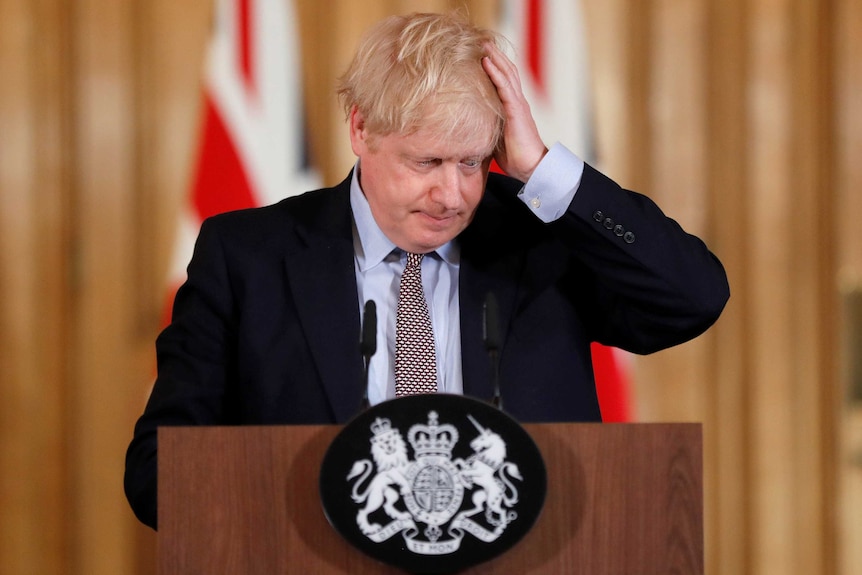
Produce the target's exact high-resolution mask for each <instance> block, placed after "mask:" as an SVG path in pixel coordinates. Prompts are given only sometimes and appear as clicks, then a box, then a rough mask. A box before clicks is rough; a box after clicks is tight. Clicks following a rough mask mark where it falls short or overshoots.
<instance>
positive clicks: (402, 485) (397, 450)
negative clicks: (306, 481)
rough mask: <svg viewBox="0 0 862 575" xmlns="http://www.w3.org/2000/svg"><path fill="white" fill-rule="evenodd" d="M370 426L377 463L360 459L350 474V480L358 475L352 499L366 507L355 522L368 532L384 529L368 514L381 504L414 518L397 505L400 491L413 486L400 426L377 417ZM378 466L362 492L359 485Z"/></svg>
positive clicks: (394, 515) (390, 512) (389, 510)
mask: <svg viewBox="0 0 862 575" xmlns="http://www.w3.org/2000/svg"><path fill="white" fill-rule="evenodd" d="M371 430H372V431H373V432H374V436H373V437H372V438H371V456H372V457H373V458H374V464H373V465H372V463H371V461H370V460H369V459H361V460H359V461H357V462H356V463H354V464H353V468H352V469H351V470H350V473H349V474H348V475H347V480H348V481H351V480H353V479H356V483H354V485H353V492H352V494H351V497H352V498H353V501H354V502H356V503H365V507H363V508H362V509H360V510H359V512H358V513H357V515H356V523H357V524H358V525H359V528H360V529H361V530H362V532H363V533H364V534H366V535H369V534H372V533H375V532H377V531H379V530H380V529H381V527H380V525H378V524H376V523H370V522H369V521H368V516H369V515H370V514H372V513H374V512H375V511H377V510H378V509H380V508H381V507H383V510H384V511H385V512H386V514H387V515H388V516H389V517H390V518H392V519H410V518H411V515H410V514H409V513H408V512H406V511H400V510H398V509H396V508H395V503H396V502H397V501H398V500H399V498H400V494H404V493H407V492H408V491H409V489H410V486H409V483H408V482H407V479H406V478H405V476H404V471H405V470H406V468H407V467H408V465H409V464H410V461H409V460H408V458H407V445H406V444H405V443H404V438H403V437H402V436H401V432H399V431H398V429H395V428H393V427H392V426H391V423H390V421H389V420H388V419H381V418H379V417H378V418H377V419H376V420H375V421H374V423H373V424H372V425H371ZM375 466H376V468H377V474H376V475H374V477H372V478H371V480H370V482H369V483H368V486H367V487H366V488H365V490H364V491H362V492H360V488H361V487H362V485H364V484H365V482H366V481H368V478H369V476H370V475H371V472H372V470H373V469H374V468H375ZM357 478H358V479H357Z"/></svg>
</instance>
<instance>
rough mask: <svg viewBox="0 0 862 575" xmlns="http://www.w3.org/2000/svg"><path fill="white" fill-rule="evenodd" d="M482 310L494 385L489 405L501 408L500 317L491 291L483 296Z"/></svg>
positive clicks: (486, 347) (486, 345)
mask: <svg viewBox="0 0 862 575" xmlns="http://www.w3.org/2000/svg"><path fill="white" fill-rule="evenodd" d="M483 312H484V320H485V321H484V324H483V328H484V333H483V336H484V340H485V349H486V350H487V351H488V362H489V367H490V371H491V383H492V384H493V386H494V396H493V397H492V399H491V405H493V406H494V407H496V408H497V409H499V410H500V411H502V410H503V396H502V395H501V393H500V362H499V359H498V358H499V353H500V317H499V313H498V311H497V298H496V297H494V294H493V293H490V292H489V293H488V294H487V295H486V296H485V305H484V308H483Z"/></svg>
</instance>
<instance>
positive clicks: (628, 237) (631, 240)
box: [623, 232, 635, 244]
mask: <svg viewBox="0 0 862 575" xmlns="http://www.w3.org/2000/svg"><path fill="white" fill-rule="evenodd" d="M623 241H625V242H626V243H627V244H633V243H635V235H634V234H633V233H632V232H626V233H625V235H624V236H623Z"/></svg>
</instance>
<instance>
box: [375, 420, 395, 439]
mask: <svg viewBox="0 0 862 575" xmlns="http://www.w3.org/2000/svg"><path fill="white" fill-rule="evenodd" d="M371 431H373V432H374V435H375V436H376V435H384V434H387V433H389V432H390V431H392V422H391V421H389V420H388V419H386V418H385V417H383V418H381V417H378V418H376V419H375V420H374V422H373V423H372V424H371Z"/></svg>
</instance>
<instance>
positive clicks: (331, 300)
mask: <svg viewBox="0 0 862 575" xmlns="http://www.w3.org/2000/svg"><path fill="white" fill-rule="evenodd" d="M349 182H350V179H349V178H348V179H347V180H346V181H345V182H343V183H342V184H341V185H340V186H338V187H337V188H335V189H333V190H332V191H329V192H325V193H329V194H331V201H328V202H327V203H325V205H324V206H323V209H321V210H316V211H315V212H314V213H309V214H308V219H307V220H305V221H302V222H301V223H300V224H298V225H297V228H296V233H297V236H298V239H299V241H298V242H296V245H295V247H293V248H292V249H290V250H289V251H288V253H287V256H286V258H285V265H286V267H287V277H288V282H289V284H290V289H291V292H292V295H293V298H294V301H295V302H296V309H297V313H298V314H299V317H300V322H301V324H302V327H303V330H304V332H305V334H306V337H307V340H308V347H309V349H310V350H311V354H312V356H313V358H314V361H315V364H316V365H317V370H318V373H319V374H320V379H321V382H322V385H323V388H324V390H325V391H326V394H327V396H328V397H329V402H330V405H331V406H332V410H333V413H334V414H335V418H336V420H337V421H339V422H344V421H347V420H348V419H350V418H351V417H352V416H353V415H355V414H356V412H357V410H358V408H359V403H360V399H361V395H362V386H363V383H362V359H361V356H360V354H359V343H358V342H359V332H360V319H359V303H358V301H359V299H358V295H357V290H356V275H355V268H354V253H353V238H352V227H351V226H352V224H351V215H350V201H349V193H348V190H349ZM327 199H328V200H329V198H327Z"/></svg>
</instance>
